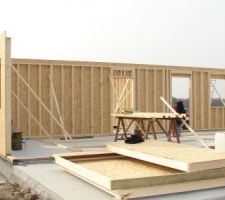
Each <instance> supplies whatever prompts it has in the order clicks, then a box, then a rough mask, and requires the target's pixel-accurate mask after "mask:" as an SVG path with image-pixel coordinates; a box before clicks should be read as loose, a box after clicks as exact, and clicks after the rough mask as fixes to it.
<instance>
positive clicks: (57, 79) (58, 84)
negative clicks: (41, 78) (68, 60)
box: [46, 65, 63, 135]
mask: <svg viewBox="0 0 225 200" xmlns="http://www.w3.org/2000/svg"><path fill="white" fill-rule="evenodd" d="M52 80H53V86H54V90H55V94H56V99H57V102H58V106H59V112H60V115H61V116H62V66H61V65H54V66H53V77H52ZM46 81H47V80H46ZM48 82H49V81H48ZM50 95H52V98H53V94H50ZM52 102H53V113H54V116H55V117H56V119H57V120H58V121H60V120H59V114H58V112H57V109H56V101H55V99H54V98H53V100H52ZM62 132H63V131H62V129H61V128H60V127H59V126H58V124H57V123H56V122H55V121H53V131H52V134H53V135H61V134H62Z"/></svg>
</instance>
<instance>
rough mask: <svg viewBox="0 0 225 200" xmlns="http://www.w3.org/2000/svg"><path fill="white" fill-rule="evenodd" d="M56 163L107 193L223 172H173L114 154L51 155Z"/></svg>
mask: <svg viewBox="0 0 225 200" xmlns="http://www.w3.org/2000/svg"><path fill="white" fill-rule="evenodd" d="M55 160H56V163H57V164H59V165H60V166H62V167H64V168H65V169H66V170H67V171H68V172H70V173H72V174H74V175H75V176H77V177H80V178H82V179H83V180H85V181H87V182H89V183H91V184H94V185H96V186H97V187H101V188H102V187H103V188H106V189H109V190H116V189H128V188H136V187H148V186H154V185H165V184H172V183H179V182H188V181H196V180H206V179H211V178H218V177H223V176H225V168H221V169H217V170H204V171H200V172H191V173H187V172H182V171H179V170H176V169H172V168H168V167H164V166H160V165H157V164H153V163H149V162H146V161H141V160H138V159H135V158H130V157H126V156H121V155H119V154H115V153H105V154H103V155H101V154H99V157H98V154H96V155H95V154H92V155H89V157H88V155H84V157H82V156H80V155H78V156H77V158H76V155H71V156H57V155H55Z"/></svg>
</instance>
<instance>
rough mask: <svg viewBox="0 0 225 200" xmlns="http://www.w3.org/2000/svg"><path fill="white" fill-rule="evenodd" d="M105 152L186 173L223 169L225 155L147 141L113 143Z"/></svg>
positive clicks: (168, 143)
mask: <svg viewBox="0 0 225 200" xmlns="http://www.w3.org/2000/svg"><path fill="white" fill-rule="evenodd" d="M107 150H108V151H111V152H114V153H118V154H121V155H125V156H128V157H132V158H135V159H139V160H143V161H147V162H151V163H154V164H158V165H162V166H165V167H170V168H174V169H178V170H181V171H187V172H194V171H202V170H208V169H216V168H222V167H225V153H217V152H215V150H213V149H205V148H200V147H194V146H190V145H184V144H178V143H171V142H163V141H158V140H151V141H149V140H147V141H145V142H142V143H138V144H126V143H124V142H123V141H121V142H113V143H109V144H107Z"/></svg>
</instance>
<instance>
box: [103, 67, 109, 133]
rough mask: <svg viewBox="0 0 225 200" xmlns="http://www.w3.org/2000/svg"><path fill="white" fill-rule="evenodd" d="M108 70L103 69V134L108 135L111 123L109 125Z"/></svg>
mask: <svg viewBox="0 0 225 200" xmlns="http://www.w3.org/2000/svg"><path fill="white" fill-rule="evenodd" d="M109 75H110V69H108V68H103V74H102V76H103V83H102V86H103V133H110V131H111V127H110V126H111V123H110V113H111V111H110V106H111V100H110V99H111V98H110V94H111V93H110V92H111V91H110V82H109Z"/></svg>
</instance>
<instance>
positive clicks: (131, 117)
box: [111, 112, 186, 143]
mask: <svg viewBox="0 0 225 200" xmlns="http://www.w3.org/2000/svg"><path fill="white" fill-rule="evenodd" d="M111 116H112V117H115V118H116V119H117V120H118V122H117V128H116V135H115V140H114V141H115V142H116V141H117V140H119V139H126V138H127V132H128V130H129V129H130V127H131V125H132V124H133V123H136V125H137V126H138V127H139V129H140V130H141V132H142V134H143V135H144V137H145V139H147V138H148V134H149V133H150V130H151V129H152V134H153V136H154V139H157V137H156V132H155V127H154V122H156V123H157V124H158V125H159V127H160V128H161V130H162V131H163V132H164V133H165V134H166V136H167V138H168V141H171V132H172V129H173V125H175V124H176V121H179V120H180V119H181V118H185V116H186V115H185V114H180V115H176V114H173V113H146V112H135V113H132V114H112V115H111ZM125 120H127V121H128V125H127V126H126V127H125V122H124V121H125ZM162 120H169V130H166V129H165V128H164V127H163V125H162V124H161V121H162ZM145 121H146V122H147V125H146V126H145V125H144V124H145V123H144V122H145ZM121 129H122V136H121V138H118V135H119V131H120V130H121ZM176 138H177V142H178V143H179V142H180V138H179V134H176Z"/></svg>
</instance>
